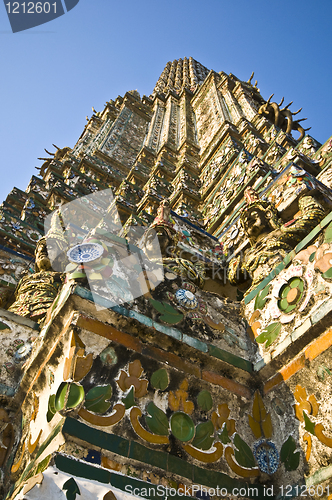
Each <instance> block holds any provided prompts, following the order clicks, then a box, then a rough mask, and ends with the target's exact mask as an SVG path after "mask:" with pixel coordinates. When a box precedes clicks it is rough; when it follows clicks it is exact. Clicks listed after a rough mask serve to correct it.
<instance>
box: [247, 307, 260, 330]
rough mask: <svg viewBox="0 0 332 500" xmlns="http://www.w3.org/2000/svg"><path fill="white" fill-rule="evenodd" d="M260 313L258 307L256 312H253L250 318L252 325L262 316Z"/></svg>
mask: <svg viewBox="0 0 332 500" xmlns="http://www.w3.org/2000/svg"><path fill="white" fill-rule="evenodd" d="M260 315H261V312H260V310H259V309H256V311H254V312H253V313H252V315H251V316H250V319H249V325H250V326H252V325H253V324H254V323H255V321H257V320H258V318H259V317H260Z"/></svg>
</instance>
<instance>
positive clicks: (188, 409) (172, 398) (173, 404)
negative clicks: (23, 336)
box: [168, 379, 194, 415]
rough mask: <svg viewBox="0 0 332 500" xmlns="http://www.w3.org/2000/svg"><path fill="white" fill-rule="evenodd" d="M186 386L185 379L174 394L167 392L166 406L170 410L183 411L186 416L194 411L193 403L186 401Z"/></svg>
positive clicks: (186, 381)
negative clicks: (167, 405)
mask: <svg viewBox="0 0 332 500" xmlns="http://www.w3.org/2000/svg"><path fill="white" fill-rule="evenodd" d="M188 385H189V384H188V380H187V379H185V380H184V381H183V382H182V383H181V385H180V389H178V390H177V391H175V392H173V391H169V394H168V404H169V407H170V409H171V410H173V411H179V410H183V411H184V412H185V413H187V414H188V415H191V414H192V412H193V411H194V403H193V402H192V401H189V400H188Z"/></svg>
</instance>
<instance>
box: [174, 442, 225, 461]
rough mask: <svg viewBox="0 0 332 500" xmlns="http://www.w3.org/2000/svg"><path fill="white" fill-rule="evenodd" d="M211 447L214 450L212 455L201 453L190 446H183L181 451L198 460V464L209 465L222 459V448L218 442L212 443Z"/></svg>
mask: <svg viewBox="0 0 332 500" xmlns="http://www.w3.org/2000/svg"><path fill="white" fill-rule="evenodd" d="M213 446H214V447H215V448H216V449H215V451H214V452H212V453H204V452H203V451H200V450H198V449H197V448H194V447H193V446H191V444H184V445H183V449H184V451H186V452H187V453H188V455H190V456H191V457H193V458H196V460H199V461H200V462H205V463H206V464H211V463H213V462H216V461H217V460H219V459H220V458H221V457H222V454H223V451H224V447H223V445H222V444H221V443H220V442H217V443H214V444H213Z"/></svg>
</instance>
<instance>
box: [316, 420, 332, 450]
mask: <svg viewBox="0 0 332 500" xmlns="http://www.w3.org/2000/svg"><path fill="white" fill-rule="evenodd" d="M324 430H325V429H324V425H323V424H316V425H315V436H316V437H317V438H318V439H319V441H321V442H322V443H323V444H325V446H328V447H329V448H332V438H329V437H327V436H325V434H323V431H324Z"/></svg>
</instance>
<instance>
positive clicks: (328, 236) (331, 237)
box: [324, 224, 332, 243]
mask: <svg viewBox="0 0 332 500" xmlns="http://www.w3.org/2000/svg"><path fill="white" fill-rule="evenodd" d="M331 241H332V224H330V225H329V226H328V227H327V229H326V231H325V237H324V242H325V243H330V242H331Z"/></svg>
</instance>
